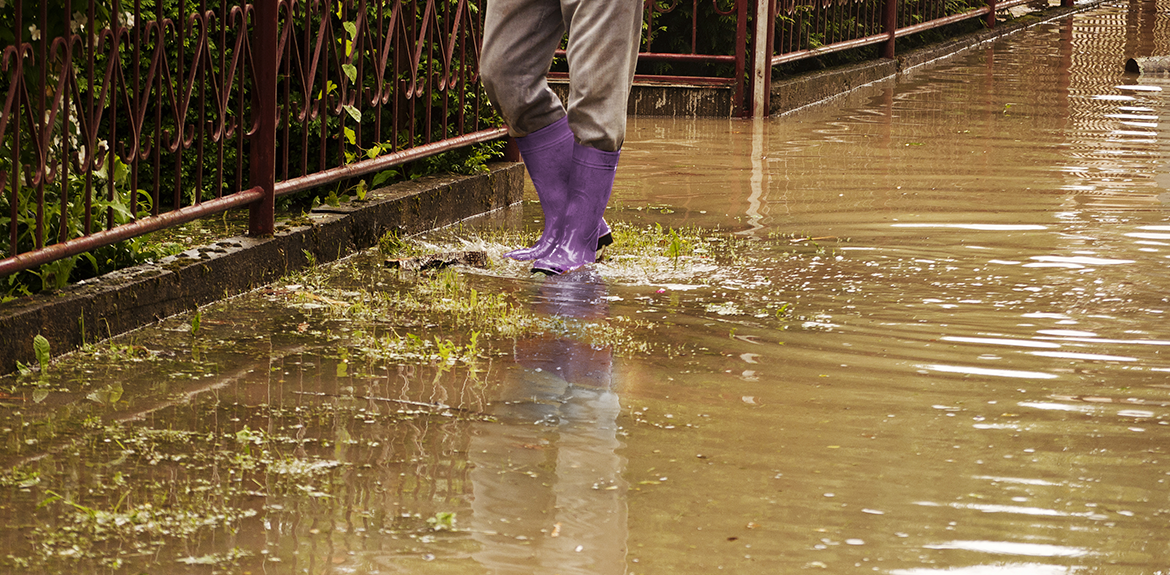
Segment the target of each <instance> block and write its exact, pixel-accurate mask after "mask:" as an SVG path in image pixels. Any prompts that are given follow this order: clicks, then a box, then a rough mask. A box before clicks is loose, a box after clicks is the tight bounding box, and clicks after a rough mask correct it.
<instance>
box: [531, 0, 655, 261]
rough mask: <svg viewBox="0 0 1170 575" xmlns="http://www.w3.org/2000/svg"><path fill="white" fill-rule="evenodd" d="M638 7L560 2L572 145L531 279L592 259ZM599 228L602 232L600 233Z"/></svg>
mask: <svg viewBox="0 0 1170 575" xmlns="http://www.w3.org/2000/svg"><path fill="white" fill-rule="evenodd" d="M642 6H643V4H642V2H641V1H640V0H606V1H599V0H562V3H561V10H562V12H563V13H564V15H565V23H566V25H567V26H568V29H569V43H568V48H567V53H568V61H569V77H570V78H569V111H568V116H569V126H570V128H571V129H572V131H573V134H574V136H575V137H576V142H574V144H573V162H572V171H571V172H570V175H569V186H568V188H569V193H568V201H567V208H566V210H565V213H566V214H567V217H566V218H565V225H564V226H563V228H562V229H560V230H559V231H558V234H557V237H556V238H555V247H554V249H552V250H549V251H548V252H546V253H545V254H544V255H542V256H539V257H537V258H536V262H535V263H534V264H533V271H538V272H543V273H552V274H561V273H564V272H566V271H569V270H572V269H575V268H578V267H581V266H583V265H585V264H588V263H591V262H593V261H594V259H595V258H596V249H597V247H598V241H597V240H598V236H599V234H600V233H602V230H603V229H605V228H608V226H605V224H604V221H603V220H602V215H603V214H604V213H605V206H606V204H607V203H608V202H609V196H610V193H611V192H612V190H613V180H614V174H615V173H616V170H617V161H618V157H619V155H620V153H619V150H620V149H621V146H622V142H623V141H624V140H625V132H626V107H627V102H628V101H629V95H630V86H631V85H632V84H633V79H634V68H635V66H636V64H637V59H638V46H639V42H640V41H641V32H642ZM603 226H604V227H603Z"/></svg>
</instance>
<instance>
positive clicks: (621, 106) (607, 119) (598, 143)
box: [561, 0, 644, 152]
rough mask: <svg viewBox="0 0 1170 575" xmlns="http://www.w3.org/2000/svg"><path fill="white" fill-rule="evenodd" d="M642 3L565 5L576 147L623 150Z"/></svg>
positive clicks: (600, 0)
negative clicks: (577, 144)
mask: <svg viewBox="0 0 1170 575" xmlns="http://www.w3.org/2000/svg"><path fill="white" fill-rule="evenodd" d="M643 6H644V4H643V2H642V0H561V11H562V13H563V14H564V17H565V25H566V26H567V27H568V30H569V43H568V45H567V47H566V53H567V58H568V63H569V100H568V110H569V125H570V127H572V129H573V134H574V135H576V137H577V142H578V143H581V144H583V145H585V146H588V147H590V148H596V149H598V150H601V151H604V152H616V151H618V150H620V149H621V147H622V142H623V141H625V136H626V110H627V107H628V103H629V99H630V86H631V85H632V84H633V82H634V68H635V66H636V65H637V63H638V46H639V45H640V43H641V40H642V10H643Z"/></svg>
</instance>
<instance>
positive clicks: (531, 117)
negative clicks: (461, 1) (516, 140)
mask: <svg viewBox="0 0 1170 575" xmlns="http://www.w3.org/2000/svg"><path fill="white" fill-rule="evenodd" d="M564 34H565V24H564V18H563V17H562V15H561V7H560V3H559V0H488V2H487V8H486V14H485V15H484V32H483V48H482V49H481V50H480V60H479V70H480V79H481V80H482V82H483V87H484V91H486V92H487V96H488V99H489V100H490V101H491V103H492V105H493V106H495V108H496V110H498V111H499V112H500V115H501V116H503V117H504V122H506V123H507V125H508V130H509V132H510V133H511V135H512V136H515V137H522V136H526V135H528V134H530V133H532V132H535V131H537V130H539V129H541V128H544V127H545V126H548V125H550V124H552V123H553V122H556V121H557V120H559V119H561V118H563V117H564V116H565V108H564V106H563V105H562V104H561V101H560V99H559V98H557V96H556V94H554V93H553V91H552V90H551V89H550V88H549V87H548V71H549V67H550V66H551V65H552V59H553V55H554V54H555V52H556V49H557V47H558V46H559V45H560V42H561V38H562V37H563V36H564Z"/></svg>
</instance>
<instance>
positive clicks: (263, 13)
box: [248, 0, 279, 236]
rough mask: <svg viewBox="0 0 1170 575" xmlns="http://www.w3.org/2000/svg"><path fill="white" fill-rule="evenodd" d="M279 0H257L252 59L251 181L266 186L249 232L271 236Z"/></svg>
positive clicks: (251, 214) (255, 206) (251, 215)
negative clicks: (253, 85)
mask: <svg viewBox="0 0 1170 575" xmlns="http://www.w3.org/2000/svg"><path fill="white" fill-rule="evenodd" d="M278 2H279V0H256V3H255V4H254V5H253V16H252V17H253V18H254V22H255V30H256V34H255V36H253V38H252V46H251V48H252V59H253V61H254V65H255V70H256V74H255V77H254V78H253V79H252V80H253V82H254V83H255V88H254V89H255V91H256V100H255V102H256V111H255V113H256V114H257V116H256V132H255V133H254V134H253V135H252V138H251V142H250V143H249V146H248V148H249V153H250V158H249V169H250V174H249V183H250V185H251V186H252V187H253V188H257V187H259V188H263V190H264V198H263V199H262V200H260V201H259V202H256V203H254V204H252V205H251V206H250V207H249V211H248V235H250V236H270V235H272V234H273V232H275V231H276V192H275V189H276V68H277V66H278V65H279V60H278V59H277V58H278V57H279V55H278V53H277V45H276V44H277V41H278V38H277V25H278V16H277V12H278V9H279V8H278Z"/></svg>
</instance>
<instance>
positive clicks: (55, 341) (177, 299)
mask: <svg viewBox="0 0 1170 575" xmlns="http://www.w3.org/2000/svg"><path fill="white" fill-rule="evenodd" d="M489 168H490V169H489V172H488V173H485V174H479V175H474V176H456V175H444V176H429V177H425V178H420V179H418V180H413V181H409V182H402V183H399V184H395V185H392V186H389V187H386V188H381V189H378V190H373V191H371V192H370V193H369V194H368V195H367V197H366V200H364V201H351V202H349V203H346V204H343V205H341V206H340V207H334V206H320V207H318V208H315V209H313V210H312V211H311V212H310V213H309V214H308V215H307V221H306V218H297V219H296V220H293V221H284V222H277V227H276V234H274V235H273V236H272V237H269V238H250V237H246V236H240V237H234V238H228V239H224V240H221V241H218V242H215V243H214V244H211V245H206V246H198V247H193V248H191V249H189V250H187V251H185V252H183V253H181V254H178V255H175V256H170V257H167V258H164V259H162V260H161V261H159V262H157V263H151V264H143V265H140V266H135V267H132V268H127V269H124V270H119V271H116V272H112V273H109V274H106V275H104V276H101V277H98V278H94V279H90V280H87V281H83V282H79V283H77V284H75V285H70V286H67V287H66V288H64V289H61V290H58V291H54V292H50V293H41V294H36V295H33V296H30V297H26V298H21V299H19V300H16V301H12V302H9V303H7V304H4V305H3V306H0V334H4V337H3V341H2V342H0V374H7V373H11V372H13V371H15V370H16V362H21V363H24V364H34V363H36V354H35V353H34V351H33V338H35V337H36V336H37V335H42V336H44V337H45V338H46V339H48V341H49V345H50V348H51V351H52V354H53V355H60V354H62V353H67V352H70V351H73V350H76V349H78V348H80V347H81V346H83V345H85V344H86V343H87V342H89V343H92V342H95V341H100V340H102V339H105V338H108V337H113V336H115V335H119V334H122V333H126V332H129V331H131V330H134V329H137V328H139V327H142V326H144V325H147V324H150V323H153V322H156V321H159V320H161V319H163V318H166V317H169V316H172V315H175V314H178V313H183V312H186V311H190V310H192V309H195V308H197V307H199V306H201V305H205V304H208V303H211V302H214V301H217V300H221V299H224V298H227V297H231V296H234V295H237V294H241V293H244V292H247V291H249V290H252V289H255V288H257V287H260V286H262V285H264V284H266V283H269V282H271V281H273V280H275V279H277V278H279V277H281V276H283V275H285V274H288V273H289V272H292V271H296V270H299V269H302V268H304V267H306V266H307V265H311V264H312V263H320V262H330V261H334V260H337V259H340V258H343V257H345V256H348V255H350V254H353V253H355V252H357V251H360V250H364V249H367V248H370V247H372V246H375V245H377V243H378V239H379V238H381V237H382V236H383V235H384V234H385V233H386V232H389V231H392V230H397V231H399V232H401V233H403V234H404V235H408V234H416V233H420V232H424V231H427V230H430V229H434V228H439V227H443V226H447V225H450V224H454V223H456V222H459V221H461V220H464V219H467V218H470V217H474V216H478V215H482V214H485V213H488V212H491V211H493V210H498V209H501V208H505V207H507V206H509V205H512V204H515V203H517V202H520V201H521V200H522V199H523V194H524V164H522V163H519V162H501V163H496V164H492V165H490V166H489Z"/></svg>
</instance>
